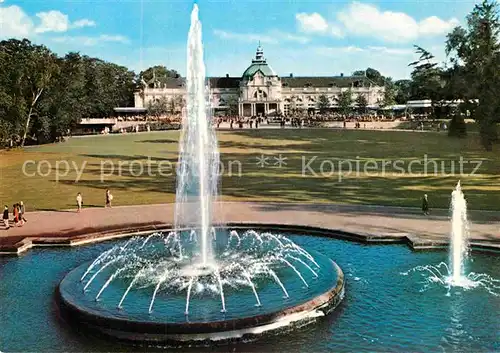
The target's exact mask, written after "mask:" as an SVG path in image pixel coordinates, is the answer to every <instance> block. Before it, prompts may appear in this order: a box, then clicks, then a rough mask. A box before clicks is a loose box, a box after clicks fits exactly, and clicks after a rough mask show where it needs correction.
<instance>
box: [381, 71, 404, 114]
mask: <svg viewBox="0 0 500 353" xmlns="http://www.w3.org/2000/svg"><path fill="white" fill-rule="evenodd" d="M394 103H396V86H395V85H394V83H393V82H392V78H390V77H386V78H385V80H384V98H383V100H382V106H384V107H388V106H390V105H393V104H394ZM405 103H406V102H405Z"/></svg>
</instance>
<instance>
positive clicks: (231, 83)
mask: <svg viewBox="0 0 500 353" xmlns="http://www.w3.org/2000/svg"><path fill="white" fill-rule="evenodd" d="M208 80H209V81H208V82H209V83H210V87H211V88H238V87H239V86H240V81H241V78H239V77H227V76H226V77H210V78H209V79H208Z"/></svg>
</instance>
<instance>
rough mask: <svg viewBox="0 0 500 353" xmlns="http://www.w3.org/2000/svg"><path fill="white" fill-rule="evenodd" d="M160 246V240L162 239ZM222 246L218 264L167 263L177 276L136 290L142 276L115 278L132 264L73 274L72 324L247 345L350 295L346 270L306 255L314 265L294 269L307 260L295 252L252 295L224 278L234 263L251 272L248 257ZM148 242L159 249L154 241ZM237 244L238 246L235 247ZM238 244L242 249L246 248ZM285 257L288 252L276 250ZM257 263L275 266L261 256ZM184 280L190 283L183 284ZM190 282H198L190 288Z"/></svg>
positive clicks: (68, 280) (152, 339)
mask: <svg viewBox="0 0 500 353" xmlns="http://www.w3.org/2000/svg"><path fill="white" fill-rule="evenodd" d="M221 238H222V240H221ZM162 239H163V240H164V238H163V237H158V239H157V240H162ZM218 239H219V240H218V242H219V243H227V244H228V245H226V246H223V247H221V246H219V247H217V246H215V249H216V255H218V256H216V257H218V262H216V264H212V265H207V266H198V265H196V264H190V263H189V261H186V260H183V261H178V262H175V263H174V265H172V262H169V266H170V267H169V269H172V268H174V269H175V271H176V275H175V276H174V277H171V278H168V279H165V277H161V276H159V277H158V278H154V279H152V280H151V281H150V282H142V283H139V282H138V283H137V284H135V285H133V286H131V281H132V280H133V274H134V273H135V274H136V273H137V271H133V272H132V274H131V275H129V276H123V277H120V276H116V278H115V277H113V278H112V276H113V274H114V273H116V272H120V271H119V270H120V269H121V268H123V266H124V265H125V266H126V264H127V261H131V260H130V259H128V260H126V261H125V262H124V263H120V262H119V261H118V262H117V263H115V264H112V265H109V266H107V267H106V268H104V269H102V268H103V267H104V265H103V264H105V263H107V262H106V261H108V262H112V261H113V260H111V261H109V260H106V261H103V262H102V264H101V265H96V266H94V267H93V268H92V269H91V271H88V269H89V266H91V264H92V263H93V262H89V263H84V264H82V265H80V266H78V267H77V268H75V269H73V270H72V271H71V272H69V273H68V274H67V275H66V277H65V278H64V279H63V280H62V281H61V282H60V284H59V286H58V289H57V298H58V302H59V307H60V308H61V312H62V313H63V314H64V316H65V318H66V319H67V320H69V321H71V322H73V323H76V324H79V325H83V326H84V327H86V328H88V329H90V330H92V331H94V332H98V333H101V334H104V335H107V336H113V337H116V338H118V339H121V340H127V341H136V342H148V343H158V344H170V343H172V344H179V343H189V344H192V343H193V341H195V342H198V343H200V344H204V343H205V342H207V341H212V342H213V341H219V342H224V341H227V340H249V339H253V338H255V337H258V336H261V335H262V334H271V333H273V334H275V333H278V332H282V331H288V330H290V329H291V328H293V327H296V326H302V325H305V324H307V323H311V322H314V321H315V320H316V319H317V318H318V317H321V316H325V315H327V314H328V313H329V312H331V311H332V310H333V309H334V308H335V307H336V306H337V305H338V304H339V303H340V301H341V300H342V298H343V296H344V275H343V272H342V270H341V269H340V267H338V266H337V265H336V264H335V263H334V262H333V261H332V260H331V259H330V258H328V257H326V256H324V255H321V254H320V253H316V252H310V253H307V254H308V255H310V256H311V257H312V258H313V260H314V263H315V264H314V265H313V264H312V262H309V264H308V262H306V260H298V261H295V262H292V259H297V258H298V256H299V255H300V254H303V253H302V252H300V253H298V254H299V255H297V253H293V255H290V256H288V257H286V258H287V259H288V260H289V261H288V264H291V266H287V265H286V263H283V261H280V263H279V264H273V265H275V266H274V267H273V270H274V271H275V272H274V273H275V274H276V277H272V276H257V275H253V276H252V279H253V281H252V284H253V288H252V286H251V285H250V282H245V281H243V280H242V278H243V279H244V278H246V277H242V278H239V277H238V273H236V274H234V273H229V274H224V271H225V269H227V268H232V267H231V266H233V265H234V263H233V261H235V262H236V263H238V262H240V263H241V264H243V266H242V268H244V269H245V270H246V269H248V271H251V268H252V264H253V262H252V261H253V260H252V261H250V260H248V259H246V257H245V256H244V254H241V256H236V255H238V253H237V251H238V248H237V246H236V245H233V247H234V249H232V250H228V248H229V243H231V239H230V237H229V242H228V239H227V237H226V239H224V236H220V234H219V235H218ZM238 239H239V238H238ZM244 241H245V240H244V239H243V241H242V243H243V242H244ZM142 242H143V240H140V243H142ZM150 243H151V246H153V247H154V246H155V245H154V241H153V240H152V241H151V242H150ZM160 243H162V242H160ZM232 243H234V244H236V242H235V241H232ZM237 243H238V245H239V244H240V241H239V240H238V242H237ZM273 243H276V240H273ZM264 244H265V243H264ZM131 247H133V246H131ZM217 249H218V250H217ZM289 249H290V247H287V249H286V250H287V251H289ZM271 250H272V248H271V249H267V250H266V251H267V253H269V252H270V251H271ZM252 251H254V250H252ZM280 251H281V252H282V251H283V249H281V248H280V249H278V250H277V252H278V253H280ZM233 252H235V254H236V255H235V254H233ZM304 253H305V251H304ZM120 254H121V253H120V250H118V252H117V254H116V256H115V257H112V259H116V258H117V257H118V258H119V259H120V261H122V260H123V258H122V257H121V256H122V255H120ZM281 255H283V256H285V255H286V253H283V252H282V253H281ZM136 256H137V254H136ZM257 256H263V258H264V259H269V258H271V259H274V257H269V256H268V255H265V254H260V253H258V254H257ZM266 256H267V257H266ZM158 259H161V257H159V258H157V259H155V258H154V257H153V259H152V260H151V262H155V261H156V262H158V261H160V260H158ZM267 261H270V260H267ZM113 265H114V266H113ZM160 267H161V266H160ZM217 271H219V272H220V277H219V278H220V279H221V282H220V283H221V284H222V294H221V290H220V287H219V286H217V281H216V280H214V281H210V278H211V276H212V275H213V274H214V273H219V272H217ZM238 271H239V270H238ZM238 271H236V272H238ZM241 271H243V269H242V270H241ZM123 272H126V271H123ZM251 272H252V273H253V271H251ZM245 273H247V272H245ZM178 277H183V278H184V277H185V278H186V280H185V281H184V282H183V283H181V284H179V283H177V282H179V278H178ZM205 277H206V279H205ZM82 278H83V280H82ZM110 278H112V279H111V280H110ZM190 278H191V279H192V278H197V279H198V280H197V282H196V283H195V284H193V285H192V286H191V287H192V288H190V289H189V287H190V286H189V280H190ZM238 278H239V280H238ZM162 280H163V281H164V282H162ZM89 282H90V283H89ZM160 282H161V283H160ZM280 282H281V284H280ZM176 283H177V284H176ZM129 287H133V288H131V289H130V288H129ZM103 288H104V289H103ZM127 289H128V291H127ZM254 289H255V290H254ZM187 292H189V294H187ZM125 293H127V294H126V295H125V298H123V297H124V294H125ZM96 298H97V299H96Z"/></svg>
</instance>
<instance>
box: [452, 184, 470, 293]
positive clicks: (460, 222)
mask: <svg viewBox="0 0 500 353" xmlns="http://www.w3.org/2000/svg"><path fill="white" fill-rule="evenodd" d="M468 235H469V223H468V220H467V201H466V200H465V197H464V194H463V192H462V187H461V186H460V181H459V182H458V184H457V186H456V188H455V190H453V192H452V193H451V235H450V236H451V241H450V269H451V280H452V282H453V283H454V284H458V283H460V282H461V280H462V278H463V277H464V260H465V256H466V254H467V238H468Z"/></svg>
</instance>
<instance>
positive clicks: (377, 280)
mask: <svg viewBox="0 0 500 353" xmlns="http://www.w3.org/2000/svg"><path fill="white" fill-rule="evenodd" d="M286 235H287V236H288V237H289V238H290V239H292V240H293V241H294V242H296V243H297V244H298V245H300V246H302V247H304V248H305V249H307V250H308V251H311V252H314V251H317V252H320V253H322V254H323V255H326V256H327V257H330V258H331V259H333V260H334V261H335V262H336V263H337V264H338V265H339V266H340V267H341V268H342V270H343V271H344V274H345V278H346V297H345V299H344V301H343V302H342V303H341V304H340V306H339V307H338V308H337V310H336V311H335V313H333V314H332V315H330V316H328V317H326V318H323V319H321V320H319V321H318V322H317V323H316V324H313V325H310V326H306V327H302V328H298V329H297V330H295V331H293V332H292V333H288V334H285V335H283V336H275V337H265V338H263V339H262V340H259V341H256V342H250V343H240V344H237V345H234V346H233V347H231V350H234V351H246V352H249V351H250V352H263V351H266V352H270V351H288V352H304V351H310V352H332V351H335V352H359V351H384V352H388V351H392V352H402V351H426V352H443V351H445V352H494V351H500V297H499V296H496V295H494V294H492V293H490V292H488V291H487V290H486V289H485V288H483V287H477V288H473V289H469V290H465V289H460V288H452V289H451V290H450V289H447V288H445V287H444V286H443V285H441V284H440V283H438V282H436V283H434V284H433V283H431V284H429V283H424V282H423V278H422V276H420V275H416V274H409V275H404V274H403V273H405V272H407V271H408V270H411V269H412V268H415V267H417V266H424V265H429V264H432V265H437V264H439V263H441V262H447V261H448V255H447V253H446V252H441V251H439V252H419V253H414V252H412V251H411V250H409V249H408V248H407V247H405V246H400V245H361V244H357V243H351V242H346V241H341V240H334V239H328V238H319V237H308V236H300V235H293V234H286ZM119 242H122V241H119ZM123 242H125V240H123ZM117 243H118V242H106V243H101V244H95V245H88V246H82V247H76V248H47V249H33V250H31V251H30V252H28V253H27V254H25V255H23V256H21V257H20V258H5V257H4V258H0V351H3V352H17V351H46V352H48V351H50V352H62V351H137V350H138V347H133V346H130V345H124V344H121V343H118V342H114V341H112V340H102V339H99V338H95V337H92V336H88V335H87V334H86V333H85V332H83V331H79V330H78V328H73V327H68V326H67V325H66V324H65V323H64V322H63V321H61V320H60V319H59V318H58V315H57V312H58V311H57V308H56V306H55V303H54V291H55V288H56V287H57V285H58V284H59V282H60V281H61V280H62V279H63V278H64V276H65V275H66V274H67V273H69V272H70V271H71V270H73V269H74V268H76V267H78V266H80V265H81V264H83V263H85V262H88V261H91V260H94V259H95V258H96V257H97V256H98V255H99V254H101V253H102V252H103V251H105V250H107V249H110V248H111V247H113V246H114V245H116V244H117ZM467 271H468V272H476V273H485V274H489V275H490V276H493V277H496V278H498V277H499V273H500V257H499V256H498V255H493V254H492V255H488V254H477V253H475V254H473V261H472V260H471V261H468V264H467ZM223 348H224V350H226V347H223ZM155 349H158V350H164V348H161V347H149V350H155ZM183 350H186V348H183ZM200 350H203V349H202V348H199V347H197V348H193V351H200ZM211 350H212V349H211V348H207V351H211Z"/></svg>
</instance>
